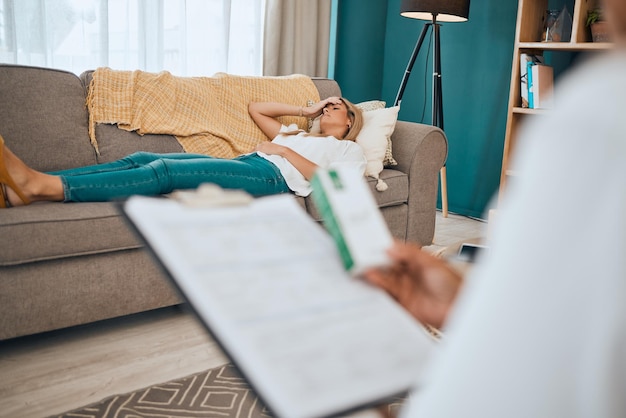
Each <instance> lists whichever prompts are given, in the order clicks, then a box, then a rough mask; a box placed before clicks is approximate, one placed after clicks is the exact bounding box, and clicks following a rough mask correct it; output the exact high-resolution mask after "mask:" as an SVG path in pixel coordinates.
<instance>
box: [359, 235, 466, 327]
mask: <svg viewBox="0 0 626 418" xmlns="http://www.w3.org/2000/svg"><path fill="white" fill-rule="evenodd" d="M388 254H389V256H390V257H391V260H392V262H393V264H392V266H390V267H386V268H377V269H371V270H369V271H367V272H365V274H364V278H365V280H367V281H368V282H370V283H372V284H373V285H375V286H378V287H380V288H382V289H384V290H386V291H387V293H389V294H390V295H391V296H392V297H393V298H394V299H396V300H397V301H398V302H399V303H400V304H401V305H402V306H403V307H404V308H405V309H406V310H408V311H409V313H411V315H413V316H414V317H415V318H416V319H417V320H419V321H420V322H422V323H425V324H429V325H432V326H434V327H436V328H441V326H442V325H443V323H444V322H445V320H446V317H447V315H448V312H449V311H450V308H451V307H452V305H453V304H454V300H455V299H456V296H457V293H458V292H459V289H460V287H461V284H462V282H463V278H462V277H461V276H460V275H459V274H458V273H457V272H456V271H455V270H453V269H452V268H451V267H450V266H449V265H448V264H447V263H446V262H445V261H444V260H442V259H440V258H437V257H434V256H432V255H430V254H429V253H427V252H425V251H422V250H421V248H420V247H419V246H417V245H415V244H411V243H403V242H399V241H396V242H395V243H394V245H393V246H392V247H391V248H390V249H389V251H388Z"/></svg>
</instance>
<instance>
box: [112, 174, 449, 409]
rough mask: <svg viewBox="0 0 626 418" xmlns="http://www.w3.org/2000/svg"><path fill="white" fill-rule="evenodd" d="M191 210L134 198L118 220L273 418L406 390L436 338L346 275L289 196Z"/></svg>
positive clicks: (332, 248)
mask: <svg viewBox="0 0 626 418" xmlns="http://www.w3.org/2000/svg"><path fill="white" fill-rule="evenodd" d="M331 180H332V181H333V182H334V183H336V179H335V178H332V179H331ZM361 180H362V181H363V182H365V179H363V176H361ZM320 182H324V179H320ZM320 182H318V183H320ZM318 187H319V186H318ZM344 187H348V188H350V184H344ZM363 190H366V189H364V188H360V189H358V190H356V194H357V195H358V194H359V193H362V192H363ZM315 192H316V191H315V189H314V192H313V193H315ZM224 193H227V194H228V193H230V192H224ZM332 193H334V192H333V191H332V190H331V191H329V192H327V194H326V196H325V197H324V199H325V201H326V203H325V204H327V205H329V207H327V208H326V209H325V211H326V212H327V213H328V212H330V211H332V210H333V208H332V206H333V205H334V204H335V200H336V201H340V200H341V199H338V200H337V199H334V198H333V196H332V195H331V194H332ZM367 193H371V192H370V191H369V189H367ZM357 197H358V196H357ZM190 201H193V196H192V198H191V200H190V199H186V200H176V199H165V198H150V197H141V196H135V197H132V198H130V199H129V200H128V201H126V202H125V203H124V204H123V205H122V212H123V213H124V214H125V216H126V217H127V219H128V220H129V222H130V224H131V226H133V227H134V228H135V229H136V231H137V232H138V236H139V237H140V238H142V239H143V241H144V242H145V243H146V244H147V248H148V249H149V250H150V251H151V253H152V254H153V255H154V257H155V259H156V260H157V262H158V263H159V264H160V265H161V266H162V267H163V269H164V271H165V272H166V273H167V276H168V277H170V278H171V280H172V283H173V284H174V285H175V286H176V288H178V289H179V291H180V293H181V294H182V295H183V296H184V298H185V299H186V300H187V301H188V302H189V306H190V307H191V308H192V310H193V311H194V313H195V314H196V315H197V317H198V318H199V320H200V321H201V322H202V323H203V324H204V325H205V327H206V329H207V330H208V331H209V332H210V334H211V335H212V336H213V337H214V338H215V340H216V341H217V342H218V343H219V344H220V345H221V347H222V348H223V350H224V352H225V353H226V354H227V356H228V357H229V359H230V360H231V362H232V363H233V364H234V365H235V366H237V368H238V369H239V371H240V372H241V374H242V375H243V376H244V378H246V380H247V381H248V383H249V384H250V386H251V387H252V388H253V389H254V390H255V392H256V393H257V395H258V396H259V397H260V398H261V400H262V401H263V402H264V404H265V405H266V407H267V408H268V409H269V410H270V411H271V412H272V414H273V415H274V416H277V417H289V418H313V417H322V416H328V415H337V414H341V413H344V412H347V411H350V410H356V409H361V408H364V407H367V406H372V405H376V404H379V403H382V402H385V401H387V400H389V399H391V398H393V397H394V396H396V395H400V394H403V393H406V392H407V391H409V390H411V389H413V388H414V387H415V385H416V383H417V382H418V379H419V378H420V377H421V376H422V373H423V371H424V369H425V365H426V363H427V361H428V359H429V357H430V355H431V352H432V351H433V350H435V349H436V345H437V342H436V340H435V338H434V337H433V336H432V335H431V334H430V333H429V332H428V331H427V329H426V328H425V327H424V326H422V325H421V324H420V323H419V322H418V321H416V320H415V319H414V318H413V317H412V316H410V315H409V314H408V312H407V311H406V310H405V309H403V308H402V307H401V306H400V305H399V304H398V303H397V302H396V301H394V300H393V299H392V298H391V297H390V296H389V295H388V294H387V293H386V292H384V291H383V290H381V289H379V288H377V287H374V286H371V285H369V284H367V283H366V282H365V281H364V280H363V279H362V278H361V277H359V276H358V275H355V274H354V273H352V272H351V271H352V270H351V271H348V270H347V269H346V267H347V265H346V264H345V259H343V260H342V256H341V254H340V251H339V250H338V246H337V244H336V241H335V240H333V237H331V235H330V234H329V233H328V232H327V230H326V229H325V228H324V227H323V226H321V225H320V224H319V223H317V222H315V221H314V220H313V219H312V218H311V216H310V215H309V214H308V213H307V212H306V211H305V210H304V209H303V208H302V206H301V205H300V204H299V203H298V202H297V201H296V198H295V196H292V195H288V194H284V195H276V196H267V197H261V198H256V199H248V200H246V199H242V200H239V199H224V202H226V203H225V204H213V203H211V202H210V201H206V202H205V201H204V200H203V199H199V202H196V203H197V204H190V203H189V202H190ZM358 201H359V204H363V205H369V204H370V203H369V202H372V201H371V200H370V199H358ZM229 202H240V203H229ZM218 203H219V202H218ZM355 206H356V205H355ZM334 217H335V221H336V222H341V219H342V218H343V215H342V214H341V213H335V215H334ZM374 222H378V220H374ZM342 233H344V234H348V235H349V233H347V232H346V231H345V229H342ZM373 236H374V235H373V234H372V238H371V239H373ZM383 236H385V234H383ZM335 239H337V238H336V237H335ZM346 243H347V245H349V246H350V245H352V244H351V243H350V239H349V238H348V237H346ZM366 250H368V251H369V249H366ZM351 251H359V249H354V248H353V249H351ZM357 264H358V263H357Z"/></svg>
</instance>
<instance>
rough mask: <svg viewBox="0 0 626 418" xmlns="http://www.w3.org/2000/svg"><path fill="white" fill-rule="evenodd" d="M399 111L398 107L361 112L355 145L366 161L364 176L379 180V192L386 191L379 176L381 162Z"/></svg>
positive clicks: (381, 168)
mask: <svg viewBox="0 0 626 418" xmlns="http://www.w3.org/2000/svg"><path fill="white" fill-rule="evenodd" d="M399 110H400V107H399V106H394V107H388V108H384V109H377V110H370V111H366V112H363V128H361V132H359V135H358V136H357V138H356V143H357V144H359V145H360V146H361V147H362V148H363V151H364V152H365V158H366V159H367V167H366V168H365V175H367V176H370V177H373V178H375V179H378V180H379V182H378V185H377V186H376V189H377V190H379V191H382V190H386V189H387V187H386V184H384V182H382V180H380V179H379V175H380V172H381V171H383V167H384V163H383V161H384V160H385V155H386V154H387V146H388V144H389V143H390V141H391V134H392V133H393V130H394V129H395V127H396V121H397V120H398V111H399ZM381 189H382V190H381Z"/></svg>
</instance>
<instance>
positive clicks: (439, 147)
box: [391, 121, 448, 245]
mask: <svg viewBox="0 0 626 418" xmlns="http://www.w3.org/2000/svg"><path fill="white" fill-rule="evenodd" d="M391 141H392V146H393V149H392V151H393V157H394V159H395V160H396V161H397V162H398V165H397V166H395V167H393V168H395V169H397V170H399V171H402V172H403V173H405V174H407V175H408V176H409V199H408V222H407V233H406V237H407V241H412V242H417V243H420V244H422V245H430V244H432V240H433V237H434V234H435V219H436V210H437V193H438V185H439V171H440V169H441V167H443V165H444V164H445V161H446V158H447V156H448V139H447V138H446V135H445V133H444V132H443V131H442V130H441V129H439V128H437V127H434V126H431V125H424V124H420V123H414V122H404V121H398V122H397V123H396V128H395V130H394V133H393V135H392V137H391Z"/></svg>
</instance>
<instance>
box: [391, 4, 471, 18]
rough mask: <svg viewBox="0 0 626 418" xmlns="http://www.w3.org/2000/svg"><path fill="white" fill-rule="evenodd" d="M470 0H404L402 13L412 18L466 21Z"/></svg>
mask: <svg viewBox="0 0 626 418" xmlns="http://www.w3.org/2000/svg"><path fill="white" fill-rule="evenodd" d="M469 8H470V0H402V3H400V14H401V15H402V16H404V17H410V18H412V19H422V20H432V19H433V15H436V18H437V20H438V21H440V22H464V21H466V20H467V19H468V17H469Z"/></svg>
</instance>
